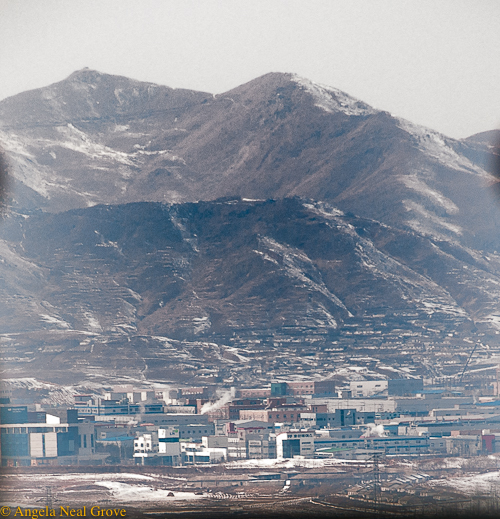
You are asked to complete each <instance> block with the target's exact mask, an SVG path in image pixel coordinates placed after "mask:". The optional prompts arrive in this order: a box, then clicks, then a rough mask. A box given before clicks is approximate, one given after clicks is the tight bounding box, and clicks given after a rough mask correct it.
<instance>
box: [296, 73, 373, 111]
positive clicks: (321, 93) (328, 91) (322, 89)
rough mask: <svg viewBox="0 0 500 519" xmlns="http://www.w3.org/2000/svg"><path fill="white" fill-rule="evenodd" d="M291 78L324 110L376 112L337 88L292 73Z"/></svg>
mask: <svg viewBox="0 0 500 519" xmlns="http://www.w3.org/2000/svg"><path fill="white" fill-rule="evenodd" d="M292 80H293V81H295V83H297V84H298V85H300V86H301V87H302V88H303V89H304V90H306V91H307V92H309V93H310V94H311V95H312V96H313V98H314V100H315V106H317V107H319V108H321V109H322V110H324V111H325V112H342V113H344V114H346V115H372V114H375V113H377V111H376V110H375V109H373V108H372V107H371V106H369V105H367V104H365V103H363V102H362V101H359V100H357V99H355V98H354V97H351V96H349V95H347V94H346V93H345V92H342V91H341V90H338V89H337V88H333V87H330V86H327V85H321V84H318V83H314V82H313V81H311V80H309V79H306V78H303V77H300V76H298V75H296V74H293V75H292Z"/></svg>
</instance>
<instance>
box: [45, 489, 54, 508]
mask: <svg viewBox="0 0 500 519" xmlns="http://www.w3.org/2000/svg"><path fill="white" fill-rule="evenodd" d="M45 491H46V493H45V506H46V507H47V508H48V509H49V510H50V509H51V508H52V504H53V499H52V487H45Z"/></svg>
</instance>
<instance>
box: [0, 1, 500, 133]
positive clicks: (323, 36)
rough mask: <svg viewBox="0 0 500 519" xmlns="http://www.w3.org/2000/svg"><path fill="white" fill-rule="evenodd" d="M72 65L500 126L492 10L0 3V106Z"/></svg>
mask: <svg viewBox="0 0 500 519" xmlns="http://www.w3.org/2000/svg"><path fill="white" fill-rule="evenodd" d="M83 67H89V68H92V69H96V70H99V71H101V72H107V73H110V74H120V75H124V76H128V77H132V78H135V79H139V80H144V81H151V82H156V83H160V84H164V85H168V86H172V87H184V88H191V89H195V90H204V91H207V92H212V93H220V92H224V91H226V90H228V89H230V88H233V87H235V86H238V85H240V84H242V83H244V82H246V81H249V80H251V79H253V78H255V77H257V76H260V75H262V74H265V73H267V72H271V71H277V72H296V73H298V74H300V75H302V76H305V77H307V78H309V79H312V80H313V81H316V82H319V83H324V84H327V85H331V86H334V87H337V88H340V89H342V90H344V91H346V92H348V93H349V94H351V95H353V96H355V97H358V98H360V99H362V100H363V101H365V102H367V103H369V104H371V105H373V106H375V107H376V108H379V109H383V110H387V111H390V112H392V113H394V114H396V115H400V116H403V117H406V118H407V119H410V120H411V121H413V122H416V123H420V124H424V125H426V126H430V127H431V128H434V129H436V130H439V131H441V132H443V133H445V134H447V135H450V136H453V137H466V136H468V135H471V134H473V133H477V132H480V131H485V130H490V129H493V128H496V127H500V89H499V85H500V1H499V0H0V77H1V80H0V99H3V98H5V97H7V96H10V95H13V94H16V93H19V92H22V91H24V90H29V89H32V88H37V87H41V86H45V85H48V84H50V83H54V82H56V81H60V80H62V79H64V78H65V77H67V76H68V75H69V74H71V73H72V72H73V71H75V70H78V69H81V68H83Z"/></svg>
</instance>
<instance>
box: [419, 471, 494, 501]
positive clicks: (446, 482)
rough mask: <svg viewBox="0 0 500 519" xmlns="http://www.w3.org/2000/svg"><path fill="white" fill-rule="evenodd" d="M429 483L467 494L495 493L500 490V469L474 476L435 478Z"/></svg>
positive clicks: (436, 486)
mask: <svg viewBox="0 0 500 519" xmlns="http://www.w3.org/2000/svg"><path fill="white" fill-rule="evenodd" d="M429 484H430V485H431V486H432V487H434V488H439V487H448V488H449V489H452V490H458V491H459V492H463V493H464V494H467V495H474V494H478V493H484V494H491V495H494V494H495V493H496V494H498V492H499V491H500V471H494V472H486V473H485V474H475V475H473V476H460V477H453V478H448V479H435V480H433V481H430V482H429Z"/></svg>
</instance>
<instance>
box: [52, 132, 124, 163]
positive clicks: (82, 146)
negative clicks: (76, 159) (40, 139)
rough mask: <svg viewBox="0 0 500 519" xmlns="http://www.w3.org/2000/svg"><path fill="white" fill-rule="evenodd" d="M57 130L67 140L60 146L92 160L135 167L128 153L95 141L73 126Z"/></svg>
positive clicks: (60, 142) (61, 142) (60, 143)
mask: <svg viewBox="0 0 500 519" xmlns="http://www.w3.org/2000/svg"><path fill="white" fill-rule="evenodd" d="M56 129H57V131H58V132H59V133H61V134H62V135H63V137H64V138H65V139H66V140H65V141H58V142H57V145H58V146H61V147H64V148H68V149H70V150H73V151H76V152H78V153H83V154H85V155H88V156H89V157H91V158H92V159H96V158H101V159H102V158H104V159H108V160H112V161H114V162H118V163H121V164H124V165H126V166H133V165H134V163H133V161H132V160H130V157H129V156H128V154H127V153H125V152H123V151H116V150H113V149H112V148H109V147H108V146H104V145H102V144H99V143H97V142H95V141H93V140H92V139H91V138H90V137H89V136H88V135H87V134H86V133H85V132H82V131H81V130H79V129H78V128H75V126H73V125H72V124H68V125H67V126H58V127H57V128H56Z"/></svg>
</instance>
